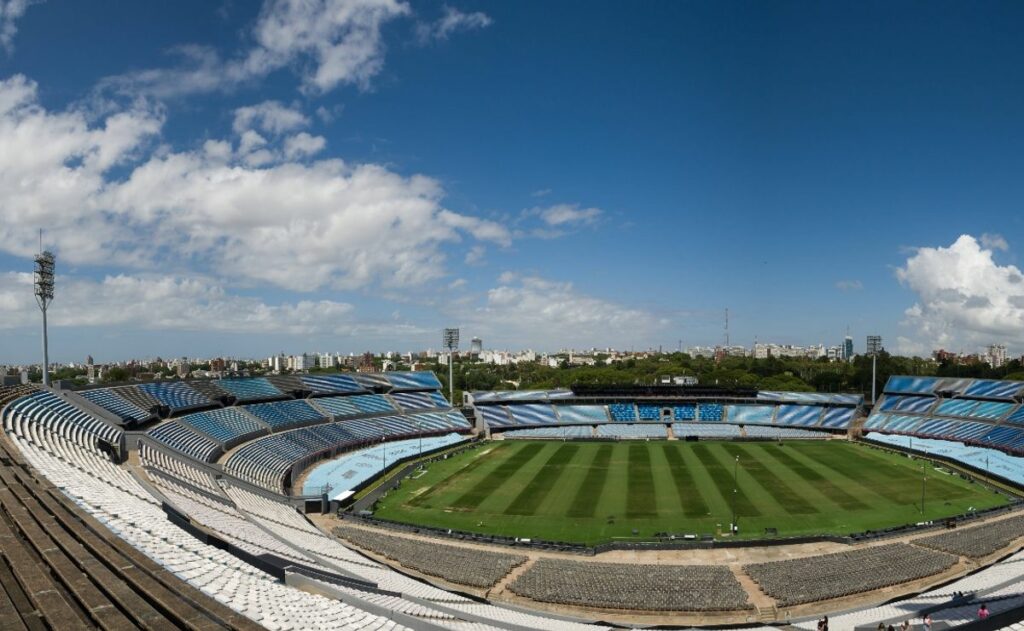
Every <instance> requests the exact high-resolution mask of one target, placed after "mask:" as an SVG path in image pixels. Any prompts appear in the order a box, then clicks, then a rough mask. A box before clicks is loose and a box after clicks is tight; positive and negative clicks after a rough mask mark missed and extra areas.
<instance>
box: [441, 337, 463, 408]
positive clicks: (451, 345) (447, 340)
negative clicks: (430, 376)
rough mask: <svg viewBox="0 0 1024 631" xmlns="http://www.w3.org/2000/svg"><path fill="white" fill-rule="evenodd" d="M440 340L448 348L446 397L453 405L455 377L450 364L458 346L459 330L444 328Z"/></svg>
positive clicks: (452, 363) (453, 359)
mask: <svg viewBox="0 0 1024 631" xmlns="http://www.w3.org/2000/svg"><path fill="white" fill-rule="evenodd" d="M442 342H443V344H444V347H445V348H446V349H448V399H449V400H450V401H451V403H452V405H455V379H454V372H453V369H452V366H453V365H454V363H455V349H457V348H458V347H459V330H458V329H445V330H444V335H443V339H442Z"/></svg>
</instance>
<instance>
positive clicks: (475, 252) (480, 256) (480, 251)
mask: <svg viewBox="0 0 1024 631" xmlns="http://www.w3.org/2000/svg"><path fill="white" fill-rule="evenodd" d="M485 254H487V248H485V247H484V246H482V245H474V246H473V247H471V248H470V249H469V252H466V258H465V259H464V260H463V262H464V263H465V264H466V265H479V264H480V263H482V262H483V260H484V255H485Z"/></svg>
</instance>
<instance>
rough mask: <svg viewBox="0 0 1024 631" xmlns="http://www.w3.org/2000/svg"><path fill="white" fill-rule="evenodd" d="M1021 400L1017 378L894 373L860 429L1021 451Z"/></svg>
mask: <svg viewBox="0 0 1024 631" xmlns="http://www.w3.org/2000/svg"><path fill="white" fill-rule="evenodd" d="M1022 400H1024V382H1019V381H994V380H990V379H944V378H938V377H906V376H893V377H890V378H889V380H888V381H887V382H886V384H885V387H884V389H883V391H882V396H881V398H880V399H879V401H878V404H877V405H876V406H875V409H874V410H873V411H872V413H871V416H870V417H869V418H868V419H867V421H866V422H865V423H864V426H863V430H864V432H865V433H866V434H867V435H868V436H869V437H870V436H871V435H873V434H878V435H900V436H907V437H916V438H928V439H934V440H941V441H947V442H951V443H961V444H963V445H967V446H976V447H982V448H987V449H994V450H998V451H1000V452H1003V453H1006V454H1011V455H1022V454H1024V404H1022Z"/></svg>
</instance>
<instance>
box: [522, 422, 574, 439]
mask: <svg viewBox="0 0 1024 631" xmlns="http://www.w3.org/2000/svg"><path fill="white" fill-rule="evenodd" d="M593 435H594V433H593V432H592V431H591V429H590V427H585V426H583V425H566V426H563V427H528V428H526V429H513V430H510V431H507V432H505V433H504V434H502V436H504V437H505V438H520V439H523V438H525V439H529V438H560V439H568V438H591V437H592V436H593Z"/></svg>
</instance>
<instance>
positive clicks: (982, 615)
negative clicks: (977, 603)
mask: <svg viewBox="0 0 1024 631" xmlns="http://www.w3.org/2000/svg"><path fill="white" fill-rule="evenodd" d="M987 618H988V607H986V606H985V603H981V607H978V620H985V619H987Z"/></svg>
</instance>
